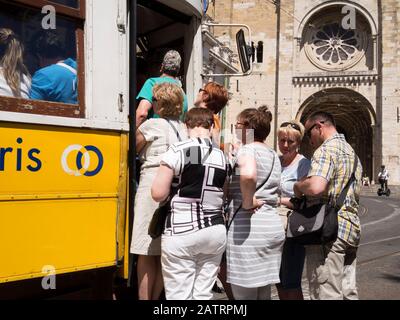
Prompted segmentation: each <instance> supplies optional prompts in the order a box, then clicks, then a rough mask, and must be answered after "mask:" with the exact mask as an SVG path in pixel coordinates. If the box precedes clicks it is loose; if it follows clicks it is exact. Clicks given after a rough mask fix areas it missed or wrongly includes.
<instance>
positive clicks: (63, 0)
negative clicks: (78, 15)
mask: <svg viewBox="0 0 400 320" xmlns="http://www.w3.org/2000/svg"><path fill="white" fill-rule="evenodd" d="M51 2H55V3H58V4H61V5H64V6H67V7H71V8H79V1H78V0H51Z"/></svg>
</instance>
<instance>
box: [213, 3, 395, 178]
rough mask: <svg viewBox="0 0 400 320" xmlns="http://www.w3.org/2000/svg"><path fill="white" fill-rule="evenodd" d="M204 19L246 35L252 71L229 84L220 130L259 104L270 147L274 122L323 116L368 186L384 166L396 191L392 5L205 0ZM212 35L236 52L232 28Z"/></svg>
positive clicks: (272, 142) (273, 142)
mask: <svg viewBox="0 0 400 320" xmlns="http://www.w3.org/2000/svg"><path fill="white" fill-rule="evenodd" d="M207 14H208V15H209V16H211V18H213V19H215V20H217V21H219V22H221V23H238V22H240V23H243V24H247V25H248V26H249V27H250V28H251V32H252V39H251V41H252V43H253V51H254V58H253V59H254V62H253V72H252V74H251V75H250V76H246V77H232V78H230V86H229V87H230V92H231V94H232V99H231V101H230V103H229V107H228V111H227V112H226V118H225V123H226V127H229V126H230V125H232V124H233V123H235V117H236V115H237V114H238V113H239V112H240V111H241V110H242V109H244V108H249V107H258V106H260V105H263V104H266V105H268V106H269V108H270V110H271V112H272V114H273V115H274V121H273V123H274V126H273V128H272V130H271V134H270V136H269V138H268V140H267V142H268V144H269V145H270V146H274V147H276V144H277V139H276V135H275V134H274V133H275V132H276V128H277V127H278V126H279V124H280V123H282V122H284V121H287V120H290V119H294V118H296V119H298V120H301V121H303V122H304V119H305V117H306V116H307V115H308V114H310V113H311V112H313V111H316V110H323V111H328V112H330V113H332V114H333V115H334V116H335V118H336V121H337V126H338V130H339V131H340V132H341V133H344V134H345V136H346V138H347V141H348V142H349V143H350V144H351V145H352V146H353V147H354V149H355V150H356V152H357V154H358V155H359V157H360V159H361V161H362V165H363V168H364V172H365V173H366V174H367V175H368V176H369V177H370V179H371V180H377V174H378V171H379V169H380V166H381V164H385V165H386V167H387V168H388V169H389V172H390V181H389V182H390V184H400V114H399V113H400V111H399V109H400V0H358V1H332V0H280V1H279V0H242V1H241V0H214V1H212V0H211V1H210V3H209V7H208V11H207ZM354 18H355V20H354ZM218 32H219V33H218ZM215 34H216V36H217V37H218V39H219V41H220V42H222V43H224V44H225V45H227V46H228V47H229V46H231V47H232V46H235V45H236V44H235V30H234V29H230V30H229V31H227V30H224V31H223V32H221V31H220V30H217V29H215ZM302 151H303V152H304V153H305V154H308V155H309V154H310V152H311V151H310V150H309V147H308V143H307V142H306V141H304V143H303V146H302Z"/></svg>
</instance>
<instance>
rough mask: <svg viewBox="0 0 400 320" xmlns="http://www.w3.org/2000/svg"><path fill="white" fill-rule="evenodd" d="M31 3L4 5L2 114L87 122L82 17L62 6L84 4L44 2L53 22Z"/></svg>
mask: <svg viewBox="0 0 400 320" xmlns="http://www.w3.org/2000/svg"><path fill="white" fill-rule="evenodd" d="M31 2H32V4H31ZM33 3H35V1H27V0H25V1H14V4H10V3H9V2H7V3H4V2H2V1H0V110H3V111H14V112H26V113H39V114H48V115H58V116H69V117H80V116H83V114H84V105H83V102H84V99H83V88H84V87H83V84H84V78H83V74H84V70H82V69H83V65H84V64H83V61H82V59H83V52H82V48H79V47H78V44H82V43H83V22H84V21H83V19H82V18H80V16H82V15H84V12H81V9H77V10H72V9H68V8H65V7H62V6H60V5H59V4H63V5H69V6H76V7H79V6H82V4H83V1H82V0H81V1H79V0H74V1H70V0H60V1H42V5H43V4H44V5H46V4H49V5H52V6H53V7H54V8H55V12H54V17H52V16H51V12H46V13H42V9H41V8H42V7H41V6H38V5H37V4H35V5H34V4H33ZM55 3H57V4H55ZM25 4H29V7H28V6H25ZM68 10H70V11H71V12H69V11H68ZM52 19H53V20H52ZM52 24H55V26H54V25H52ZM11 70H17V72H12V71H11ZM27 100H29V101H27Z"/></svg>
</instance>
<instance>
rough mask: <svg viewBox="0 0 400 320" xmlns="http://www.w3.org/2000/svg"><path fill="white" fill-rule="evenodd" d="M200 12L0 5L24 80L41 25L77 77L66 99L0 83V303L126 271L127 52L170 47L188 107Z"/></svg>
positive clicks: (129, 199) (197, 81)
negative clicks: (19, 48) (19, 50)
mask: <svg viewBox="0 0 400 320" xmlns="http://www.w3.org/2000/svg"><path fill="white" fill-rule="evenodd" d="M202 14H203V1H201V0H157V1H156V0H154V1H144V0H142V1H141V0H138V1H136V0H131V1H128V0H113V1H98V0H52V1H45V0H43V1H35V0H15V1H3V0H0V30H1V29H2V28H5V29H9V30H13V32H14V33H15V34H16V35H18V41H19V42H20V43H21V44H22V45H23V47H24V49H25V51H24V63H25V64H26V67H27V69H28V70H29V73H30V75H31V76H33V77H32V80H33V78H34V77H35V76H36V73H37V72H38V71H39V70H40V67H41V62H42V61H41V60H40V59H39V58H38V57H39V53H38V52H36V51H35V50H39V51H40V50H41V48H40V47H38V45H37V41H38V40H37V38H36V34H40V33H43V32H45V33H46V32H53V33H55V34H56V36H57V37H58V38H59V39H60V41H61V44H62V45H63V50H62V52H63V54H64V57H63V59H66V58H70V59H72V60H74V61H75V62H76V68H75V70H76V79H77V83H76V84H74V85H75V87H74V90H76V96H77V97H76V101H75V102H73V103H71V102H65V101H54V100H53V99H52V98H51V97H44V98H41V99H37V98H36V99H33V98H32V97H29V96H23V95H21V96H18V97H15V96H10V95H8V96H7V95H2V94H1V92H2V91H1V90H0V252H1V257H0V299H10V298H30V297H39V298H48V297H52V296H54V295H56V296H67V297H68V294H70V293H72V292H74V291H76V290H77V289H82V288H84V289H85V288H86V289H87V290H88V292H89V291H90V292H92V295H91V296H93V292H94V291H93V288H97V289H99V290H98V292H103V293H104V292H105V293H106V296H108V294H109V293H110V290H112V289H111V284H112V280H113V279H114V278H115V276H116V275H117V276H119V277H121V278H123V279H127V278H128V276H129V244H130V231H131V226H132V221H133V209H132V208H133V195H134V191H135V190H134V186H135V182H134V181H135V180H134V176H135V174H134V170H135V168H134V167H133V166H129V165H128V163H131V164H132V163H134V155H135V152H134V151H135V150H134V134H132V131H130V130H129V128H134V127H135V124H134V121H135V120H134V116H129V115H134V113H135V96H136V90H137V89H136V87H135V84H136V59H135V57H136V55H137V54H138V53H141V52H142V53H143V52H156V51H157V50H158V49H160V48H174V49H177V50H179V51H180V52H181V53H182V55H183V57H184V68H183V70H182V75H181V78H182V80H183V81H182V82H183V86H184V89H185V91H186V93H187V96H188V101H189V104H190V103H191V102H192V101H193V99H194V98H195V92H196V90H198V88H200V87H201V84H202V77H201V73H202V67H203V65H202V40H201V28H200V26H201V19H202ZM0 59H1V57H0ZM0 61H1V60H0ZM63 61H64V60H63ZM64 71H65V70H64ZM32 82H33V81H32ZM0 84H1V81H0ZM133 133H134V132H133ZM116 271H117V272H116ZM91 290H92V291H91ZM89 294H90V293H89ZM89 296H90V295H89Z"/></svg>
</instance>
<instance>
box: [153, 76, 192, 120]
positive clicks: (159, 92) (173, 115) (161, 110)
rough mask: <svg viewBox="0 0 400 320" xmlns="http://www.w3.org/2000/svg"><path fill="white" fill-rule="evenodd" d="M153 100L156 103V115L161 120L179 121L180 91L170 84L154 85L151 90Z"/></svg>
mask: <svg viewBox="0 0 400 320" xmlns="http://www.w3.org/2000/svg"><path fill="white" fill-rule="evenodd" d="M153 100H154V101H156V102H157V104H158V107H157V111H158V112H157V114H158V115H159V116H160V117H161V118H169V119H175V120H177V119H179V117H180V115H181V114H182V108H183V107H182V106H183V100H184V97H183V93H182V89H181V88H180V87H178V86H177V85H175V84H172V83H162V84H156V85H155V86H154V88H153Z"/></svg>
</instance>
